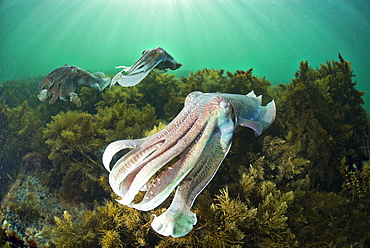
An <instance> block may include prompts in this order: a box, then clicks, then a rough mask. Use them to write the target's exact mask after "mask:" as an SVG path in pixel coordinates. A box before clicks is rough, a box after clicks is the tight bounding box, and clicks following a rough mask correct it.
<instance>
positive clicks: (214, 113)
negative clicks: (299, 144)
mask: <svg viewBox="0 0 370 248" xmlns="http://www.w3.org/2000/svg"><path fill="white" fill-rule="evenodd" d="M275 112H276V107H275V103H274V101H271V102H270V103H269V104H267V105H266V106H262V96H258V97H257V96H256V95H255V94H254V92H253V91H251V92H250V93H249V94H247V95H236V94H219V93H202V92H192V93H190V94H189V95H188V96H187V97H186V100H185V106H184V108H183V109H182V111H181V112H180V113H179V114H178V116H177V117H176V118H175V119H174V120H172V121H171V122H170V123H169V124H168V125H167V126H166V127H165V128H164V129H162V130H161V131H159V132H157V133H156V134H154V135H152V136H149V137H147V138H143V139H134V140H118V141H115V142H113V143H111V144H109V145H108V147H107V148H106V150H105V152H104V154H103V163H104V166H105V168H106V169H107V170H108V171H110V175H109V183H110V185H111V187H112V189H113V191H114V192H115V193H116V194H117V195H118V196H120V197H121V199H120V200H117V201H118V202H119V203H121V204H123V205H126V206H129V207H132V208H136V209H138V210H142V211H148V210H152V209H154V208H156V207H157V206H159V205H160V204H161V203H162V202H163V201H164V200H165V199H166V198H167V197H168V196H169V195H170V194H171V192H172V191H173V189H174V188H176V187H177V189H176V193H175V195H174V198H173V201H172V203H171V205H170V207H169V208H168V209H167V210H166V211H165V212H164V213H163V214H161V215H160V216H157V217H155V218H154V220H153V222H152V223H151V225H152V227H153V229H154V230H155V231H156V232H158V233H159V234H161V235H164V236H168V235H170V236H172V237H182V236H184V235H186V234H188V233H189V232H190V231H191V230H192V229H193V225H195V224H196V222H197V218H196V215H195V213H193V212H192V211H191V210H190V208H191V206H192V205H193V202H194V200H195V198H196V197H197V196H198V195H199V193H200V192H201V191H202V190H203V189H204V188H205V187H206V185H207V184H208V183H209V182H210V180H211V179H212V178H213V176H214V175H215V173H216V171H217V170H218V167H219V166H220V164H221V162H222V161H223V159H224V158H225V156H226V154H227V153H228V151H229V149H230V146H231V139H232V137H233V133H234V130H235V129H236V128H237V127H238V126H244V127H249V128H251V129H253V130H254V132H255V134H256V135H260V134H261V133H262V131H264V130H265V129H267V128H268V127H269V126H270V125H271V124H272V122H273V121H274V120H275ZM126 148H131V149H132V150H131V151H129V152H128V153H126V154H125V155H124V156H123V157H121V158H120V159H118V161H117V162H116V163H115V164H114V166H113V168H112V170H110V163H111V160H112V158H113V156H114V155H115V154H116V153H117V152H119V151H121V150H123V149H126ZM176 158H177V161H175V162H173V161H174V160H175V159H176ZM171 163H172V164H171ZM165 165H166V166H167V168H165V167H164V166H165ZM162 167H164V168H165V169H163V170H162V172H160V173H159V174H158V173H157V172H158V171H159V170H160V169H161V168H162ZM155 175H157V176H156V177H155ZM139 191H146V193H145V196H144V197H143V198H142V199H141V201H138V199H137V198H138V196H137V197H135V196H136V195H137V194H138V192H139ZM134 198H135V201H134Z"/></svg>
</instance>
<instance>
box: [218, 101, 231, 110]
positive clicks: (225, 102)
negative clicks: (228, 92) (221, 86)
mask: <svg viewBox="0 0 370 248" xmlns="http://www.w3.org/2000/svg"><path fill="white" fill-rule="evenodd" d="M218 106H220V108H223V109H224V108H227V107H228V106H229V102H228V101H225V100H222V101H220V102H219V103H218Z"/></svg>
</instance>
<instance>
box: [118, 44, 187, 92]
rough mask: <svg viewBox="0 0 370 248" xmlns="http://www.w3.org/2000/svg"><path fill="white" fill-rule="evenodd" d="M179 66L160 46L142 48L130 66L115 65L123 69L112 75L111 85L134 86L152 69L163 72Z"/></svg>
mask: <svg viewBox="0 0 370 248" xmlns="http://www.w3.org/2000/svg"><path fill="white" fill-rule="evenodd" d="M181 66H182V64H181V63H178V62H177V61H176V60H175V59H174V58H173V57H172V56H171V55H170V54H169V53H167V52H166V51H165V50H164V49H163V48H161V47H157V48H153V49H148V50H144V51H143V53H142V56H141V58H140V59H139V60H138V61H136V62H135V63H134V64H133V65H132V66H130V67H127V66H118V67H116V68H123V70H122V71H120V72H119V73H117V74H116V75H115V76H114V77H113V79H112V82H111V86H113V85H114V84H116V83H119V84H120V85H122V86H125V87H128V86H134V85H136V84H138V83H140V82H141V80H143V79H144V78H145V77H146V76H147V75H148V74H149V72H150V71H152V70H154V71H157V72H161V73H163V72H166V71H167V70H168V69H171V70H177V69H179V68H180V67H181Z"/></svg>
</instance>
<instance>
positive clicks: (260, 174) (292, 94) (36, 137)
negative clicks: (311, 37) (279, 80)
mask: <svg viewBox="0 0 370 248" xmlns="http://www.w3.org/2000/svg"><path fill="white" fill-rule="evenodd" d="M353 77H354V74H353V71H352V68H351V63H350V62H347V61H345V60H344V59H343V58H342V56H340V55H339V60H338V61H327V62H326V64H320V65H319V67H318V68H312V67H310V66H309V64H308V62H307V61H303V62H301V64H300V66H299V69H298V70H297V72H296V73H295V78H294V79H293V80H292V81H291V82H290V83H289V84H286V85H276V86H273V85H271V83H270V82H269V81H267V80H266V78H265V77H262V78H259V77H257V76H255V75H253V69H249V70H247V71H242V70H237V71H235V72H226V71H224V70H213V69H202V70H199V71H196V72H192V73H190V75H189V76H188V77H181V78H176V77H175V76H174V75H169V74H167V73H165V74H156V73H150V74H149V75H148V76H147V77H146V78H145V79H144V80H143V81H142V82H141V83H140V84H139V85H137V86H134V87H128V88H123V87H119V86H113V87H112V88H109V89H106V90H105V91H104V92H102V93H97V91H95V90H93V89H89V88H81V89H80V91H79V93H78V94H79V96H80V97H81V99H82V101H83V102H84V105H83V106H82V107H81V108H80V109H78V110H77V108H76V107H75V106H74V105H72V104H67V103H65V102H62V101H59V102H57V103H55V104H54V105H48V104H42V103H39V102H38V101H37V99H36V96H35V93H32V87H33V86H32V82H35V81H36V79H26V80H23V81H22V80H21V81H17V82H15V81H14V82H13V81H9V82H7V83H4V84H3V85H2V86H1V87H0V92H1V97H2V98H1V99H0V100H1V101H2V102H3V103H2V104H1V105H0V107H1V111H0V122H1V128H2V132H0V144H1V148H2V149H1V151H0V166H1V172H2V173H1V174H2V178H1V182H2V183H3V184H2V185H4V187H3V188H2V192H1V195H2V196H4V199H3V201H2V203H3V205H2V209H1V212H0V216H1V221H2V222H3V227H2V229H1V233H0V241H1V242H2V243H4V244H2V245H4V246H5V247H6V246H8V247H10V246H11V245H13V246H15V245H16V244H17V242H22V245H24V244H25V241H26V240H27V239H25V238H24V237H21V236H24V235H26V232H25V231H19V230H21V229H19V230H18V231H17V230H15V229H14V230H13V229H12V228H13V227H14V226H13V227H11V226H10V225H5V224H6V223H15V222H14V221H13V222H11V218H16V221H18V222H21V223H22V224H23V226H27V225H29V228H31V226H32V225H33V224H32V223H35V222H37V221H44V222H43V223H48V224H50V223H51V224H50V226H49V227H48V228H45V229H43V233H44V234H45V235H44V236H45V238H48V239H49V241H50V243H49V244H50V246H52V247H53V246H57V247H88V246H92V247H140V246H142V247H210V246H212V247H304V246H306V247H323V246H325V247H342V246H348V247H354V246H358V247H367V246H369V245H370V235H369V232H368V230H369V229H370V224H369V222H368V216H369V210H368V206H369V204H370V202H369V199H370V184H369V182H370V169H369V168H370V166H369V163H370V161H369V158H368V154H367V153H366V139H367V136H368V132H369V130H370V127H369V114H368V113H366V111H365V110H364V109H363V106H362V105H363V99H362V96H363V94H364V92H361V91H358V90H356V88H355V87H356V83H355V82H353V81H352V80H353ZM23 86H27V87H30V88H29V89H30V90H28V89H27V91H22V90H21V87H23ZM196 90H200V91H203V92H224V93H236V94H246V93H248V92H250V91H251V90H254V91H255V93H256V94H257V95H260V94H261V95H263V101H264V104H265V103H266V102H268V101H270V100H271V99H275V101H276V106H277V116H276V120H275V122H274V124H273V125H272V126H271V127H270V128H269V129H268V130H266V131H265V132H264V133H263V134H262V135H261V136H260V137H258V138H256V137H255V136H254V134H253V131H252V130H249V129H246V128H244V129H241V130H239V131H237V132H236V133H235V135H234V137H233V146H232V148H231V150H230V152H229V153H228V156H227V157H226V158H225V160H224V161H223V163H222V165H221V167H220V169H219V171H218V173H217V174H216V175H215V177H214V178H213V180H212V182H211V183H210V184H209V185H208V186H207V188H206V190H205V191H203V192H202V194H200V195H199V197H198V198H197V200H196V201H195V203H194V207H193V210H194V211H195V212H196V214H197V218H198V223H197V224H196V225H195V226H194V229H193V231H192V232H190V233H189V234H188V235H186V236H185V237H181V238H172V237H163V236H160V235H159V234H157V233H155V232H154V231H153V230H152V229H151V227H150V223H151V221H152V219H153V217H152V215H153V214H155V215H159V214H161V213H162V212H163V211H165V207H166V206H168V205H166V204H168V202H169V201H170V200H171V199H167V200H166V201H165V202H164V203H163V205H161V206H160V207H158V208H157V209H156V210H153V211H149V212H141V211H137V210H135V209H131V208H128V207H126V206H122V205H119V204H118V203H116V202H114V201H111V199H112V198H114V197H115V196H114V194H113V193H112V191H111V189H110V187H109V183H108V174H107V172H106V170H105V169H104V168H103V166H102V163H101V155H102V152H103V150H104V149H105V146H106V145H107V144H109V143H110V142H112V141H115V140H119V139H135V138H142V137H145V136H148V135H150V134H153V133H154V132H157V131H158V130H160V129H162V128H163V127H164V126H165V125H166V123H169V122H170V121H171V120H172V119H173V118H174V117H175V116H176V115H177V114H178V112H179V111H180V110H181V108H182V106H183V102H184V99H185V97H186V95H187V94H188V93H190V92H192V91H196ZM22 93H23V94H24V96H21V94H22ZM29 98H32V99H33V100H30V99H29ZM24 100H27V101H24ZM7 174H8V175H7ZM6 175H7V176H6ZM4 176H6V177H4ZM35 176H37V177H38V178H39V180H40V181H41V182H43V184H42V187H46V188H48V189H49V191H47V192H48V193H47V194H48V196H49V197H50V198H55V199H56V200H55V201H58V202H59V205H60V206H59V207H55V205H50V206H45V205H46V202H42V204H41V203H40V200H41V198H40V195H37V194H36V193H35V192H36V191H32V190H34V189H32V190H31V188H28V187H31V185H29V184H28V183H27V180H25V179H27V178H28V179H29V178H31V177H35ZM9 177H10V178H15V179H16V180H11V179H9ZM12 181H14V183H13V184H12V188H11V189H10V191H9V193H8V194H7V195H5V186H6V185H9V184H10V182H12ZM22 182H23V183H22ZM34 187H35V186H34ZM36 187H41V186H36ZM20 188H21V189H23V190H24V191H23V194H22V198H16V197H15V196H14V195H15V194H16V193H15V192H16V189H19V190H20ZM3 191H4V192H3ZM44 194H46V193H43V194H41V196H43V197H44ZM18 195H20V194H19V193H18ZM170 198H171V197H170ZM4 203H5V204H4ZM4 205H5V206H6V207H4ZM62 209H67V210H66V211H62ZM30 213H31V214H30ZM8 220H9V222H8ZM4 223H5V224H4ZM23 226H22V227H23ZM328 226H329V228H328ZM25 229H26V228H24V229H23V230H25ZM28 230H31V229H28ZM31 236H32V235H31ZM29 240H30V242H32V243H29V244H27V245H29V246H31V245H32V246H33V245H38V246H42V242H41V241H39V242H38V243H33V242H34V239H32V238H30V239H29ZM53 243H54V244H53Z"/></svg>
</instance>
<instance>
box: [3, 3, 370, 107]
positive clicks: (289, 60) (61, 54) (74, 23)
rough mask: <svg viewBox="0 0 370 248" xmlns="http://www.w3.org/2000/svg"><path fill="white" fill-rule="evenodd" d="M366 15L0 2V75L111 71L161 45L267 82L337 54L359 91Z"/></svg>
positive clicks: (350, 6) (198, 62) (369, 6)
mask: <svg viewBox="0 0 370 248" xmlns="http://www.w3.org/2000/svg"><path fill="white" fill-rule="evenodd" d="M369 13H370V3H369V1H368V0H362V1H360V0H357V1H350V0H331V1H330V0H275V1H270V0H0V51H1V55H0V56H1V58H0V82H2V81H5V80H10V79H19V78H23V77H28V76H31V77H33V76H39V75H46V74H47V73H49V72H50V71H52V70H53V69H55V68H57V67H60V66H62V65H63V64H65V63H67V64H70V65H77V66H79V67H81V68H84V69H87V70H91V71H98V70H100V71H103V72H108V73H111V74H110V75H113V74H114V73H115V72H118V70H116V69H115V68H114V67H115V66H118V65H126V66H129V65H131V64H132V63H134V62H135V61H136V60H137V59H138V58H139V57H140V55H141V51H142V50H143V49H150V48H154V47H157V46H161V47H163V48H164V49H166V50H167V51H168V52H169V53H170V54H171V55H172V56H173V57H174V58H175V59H176V60H177V61H179V62H181V63H182V64H183V65H184V66H183V67H182V68H181V69H180V70H179V71H178V73H181V72H182V73H184V72H186V71H188V70H197V69H201V68H205V67H206V68H214V69H226V70H230V71H235V70H236V69H242V70H248V69H249V68H251V67H253V68H254V74H255V75H258V76H260V77H262V76H266V77H267V79H268V80H269V81H271V82H272V83H273V84H279V83H289V81H290V79H292V78H294V72H295V71H296V70H297V68H298V65H299V62H300V61H301V60H308V61H309V62H310V65H311V66H313V67H316V66H318V65H319V63H325V62H326V60H328V59H330V60H331V59H335V60H337V53H338V52H339V53H341V54H342V56H343V58H344V59H345V60H349V61H352V65H353V69H354V71H355V74H356V75H357V77H356V78H355V80H356V81H357V82H358V84H357V88H358V89H359V90H364V91H369V87H370V86H369V85H370V84H369V81H370V77H369V75H370V56H369V52H370V42H369V38H370V16H369ZM365 102H366V108H367V109H368V110H369V109H370V97H369V94H366V95H365Z"/></svg>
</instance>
